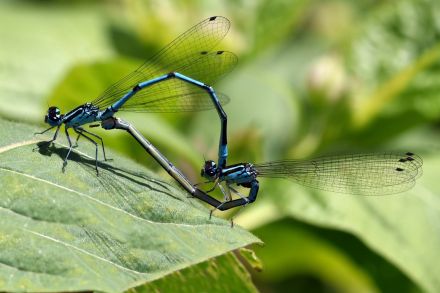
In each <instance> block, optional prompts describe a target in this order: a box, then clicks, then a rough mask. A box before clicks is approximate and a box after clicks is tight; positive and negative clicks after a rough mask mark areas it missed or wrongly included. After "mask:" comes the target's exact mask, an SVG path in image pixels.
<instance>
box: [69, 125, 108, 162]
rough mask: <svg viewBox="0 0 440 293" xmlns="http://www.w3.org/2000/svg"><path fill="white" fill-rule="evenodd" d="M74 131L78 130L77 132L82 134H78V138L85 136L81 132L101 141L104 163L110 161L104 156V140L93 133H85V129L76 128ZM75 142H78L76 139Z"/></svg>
mask: <svg viewBox="0 0 440 293" xmlns="http://www.w3.org/2000/svg"><path fill="white" fill-rule="evenodd" d="M76 129H77V130H79V131H80V132H81V133H82V134H78V137H80V136H81V135H83V136H85V135H84V134H83V132H84V133H87V134H88V135H91V136H93V137H96V138H97V139H99V140H100V141H101V146H102V154H103V156H104V161H109V160H111V159H107V156H106V155H105V147H104V140H103V139H102V137H100V136H99V135H97V134H95V133H93V132H90V131H87V130H85V129H84V128H82V127H77V128H76ZM77 141H78V139H77Z"/></svg>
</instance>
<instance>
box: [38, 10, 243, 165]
mask: <svg viewBox="0 0 440 293" xmlns="http://www.w3.org/2000/svg"><path fill="white" fill-rule="evenodd" d="M229 27H230V23H229V20H228V19H226V18H224V17H221V16H213V17H210V18H208V19H205V20H203V21H202V22H200V23H198V24H197V25H195V26H194V27H192V28H191V29H189V30H188V31H186V32H185V33H183V34H182V35H180V36H179V37H178V38H176V39H175V40H174V41H172V42H171V43H170V44H168V45H167V46H166V47H165V48H163V49H162V50H161V51H159V52H158V53H157V54H156V55H155V56H154V57H153V58H151V59H150V60H149V61H147V62H145V63H144V64H143V65H141V66H140V67H139V68H137V69H136V70H135V71H133V72H132V73H130V74H128V75H127V76H125V77H124V78H122V79H121V80H119V81H118V82H116V83H115V84H113V85H111V86H110V87H109V88H107V90H105V91H104V92H103V93H102V94H101V95H100V96H98V97H97V98H96V99H95V100H93V101H92V102H89V103H85V104H83V105H81V106H78V107H76V108H75V109H73V110H71V111H69V112H67V113H66V114H61V111H60V109H59V108H57V107H55V106H53V107H49V109H48V111H47V114H46V116H45V119H44V121H45V122H46V123H48V124H49V125H50V127H49V128H48V129H46V130H45V131H43V132H39V133H38V134H43V133H45V132H47V131H49V130H50V129H53V128H56V130H55V134H54V136H53V138H52V140H50V141H49V142H53V141H55V140H56V139H57V136H58V132H59V130H60V127H61V126H62V125H63V124H64V127H65V134H66V137H67V141H68V143H69V151H68V153H67V155H66V157H65V159H64V163H63V170H64V167H65V166H66V164H67V159H68V157H69V154H70V152H71V150H72V142H71V139H70V136H69V132H68V129H69V128H72V129H73V130H74V131H75V132H76V133H77V134H78V137H77V141H78V139H79V138H80V137H84V138H86V139H87V140H89V141H90V142H92V143H93V144H94V145H95V147H96V153H95V157H96V160H95V167H96V171H97V172H98V143H97V142H96V141H95V140H94V139H92V137H93V138H95V139H98V140H99V141H100V142H101V145H102V151H103V155H104V159H105V160H106V156H105V149H104V143H103V140H102V138H101V137H99V136H98V135H96V134H94V133H92V132H90V131H87V130H85V129H84V128H83V126H84V125H86V124H90V123H93V122H96V121H104V120H106V119H109V118H112V117H113V115H114V114H115V113H116V112H117V111H133V112H150V113H152V112H156V113H160V112H167V113H170V112H189V111H202V110H208V109H212V108H215V109H216V110H217V112H218V115H219V117H220V121H221V133H220V142H219V156H218V165H219V166H224V165H226V158H227V155H228V150H227V140H226V136H227V135H226V124H227V117H226V114H225V112H224V111H223V108H222V104H225V103H227V102H228V100H229V99H228V97H227V96H225V95H223V94H216V92H215V91H214V89H213V88H212V87H211V86H210V85H211V84H213V83H215V82H216V81H218V80H219V79H220V78H221V77H222V76H224V75H225V74H226V73H228V72H229V71H231V70H232V69H233V67H234V66H235V64H236V63H237V57H236V56H235V55H234V54H233V53H231V52H227V51H213V49H214V47H215V46H216V45H217V44H218V43H219V42H220V41H221V40H222V39H223V38H224V36H225V35H226V34H227V32H228V30H229ZM208 96H209V97H210V98H208ZM90 126H91V127H94V126H97V125H90Z"/></svg>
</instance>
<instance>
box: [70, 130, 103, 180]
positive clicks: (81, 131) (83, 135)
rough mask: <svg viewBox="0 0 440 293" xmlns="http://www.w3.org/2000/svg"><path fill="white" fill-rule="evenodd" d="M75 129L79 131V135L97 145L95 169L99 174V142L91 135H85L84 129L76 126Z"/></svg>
mask: <svg viewBox="0 0 440 293" xmlns="http://www.w3.org/2000/svg"><path fill="white" fill-rule="evenodd" d="M73 130H75V132H76V133H78V137H80V136H82V137H84V138H85V139H87V140H88V141H90V142H91V143H93V144H94V145H95V169H96V175H99V171H98V143H97V142H96V141H94V140H93V139H91V138H90V137H88V136H87V135H85V134H84V133H83V129H81V128H74V129H73Z"/></svg>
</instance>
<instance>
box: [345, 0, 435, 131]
mask: <svg viewBox="0 0 440 293" xmlns="http://www.w3.org/2000/svg"><path fill="white" fill-rule="evenodd" d="M439 15H440V3H439V2H438V1H435V0H434V1H432V0H404V1H391V2H390V3H388V4H386V5H384V6H383V7H381V9H380V10H378V11H376V13H373V14H372V16H371V17H370V18H369V19H368V21H367V22H366V23H365V24H364V25H363V28H362V30H361V31H360V33H359V37H358V39H357V40H356V41H355V42H354V43H353V46H352V50H351V54H349V56H350V58H349V62H350V66H351V68H352V72H353V75H354V78H356V79H357V80H358V84H357V86H356V87H354V89H355V90H356V92H355V93H354V95H355V98H356V101H355V107H356V108H355V109H354V110H355V113H354V115H353V123H354V127H355V128H356V129H360V128H363V127H366V126H368V124H369V123H371V122H372V121H373V120H374V118H376V117H377V116H379V115H382V114H383V113H384V112H385V114H388V115H389V113H387V112H388V111H387V110H390V109H393V111H394V114H400V113H402V112H405V111H408V110H411V111H414V110H416V111H417V107H414V105H416V104H417V99H420V96H419V95H411V96H409V95H406V94H405V92H406V91H408V90H409V91H410V90H411V89H413V90H414V89H416V91H417V92H418V93H420V92H421V90H422V89H423V88H425V89H426V88H430V87H431V91H432V82H431V83H426V82H425V83H421V82H420V81H417V78H418V77H419V76H420V74H423V75H424V77H425V78H426V76H433V77H436V76H438V75H439V70H438V69H439V66H438V64H439V63H438V60H439V57H440V42H439V39H438V34H439V33H440V23H439V22H438V16H439ZM437 90H438V87H437ZM390 105H392V106H393V107H390ZM419 110H420V109H419ZM390 123H392V122H391V121H390ZM394 123H400V119H395V122H394ZM396 128H397V127H396ZM403 130H404V128H401V131H403Z"/></svg>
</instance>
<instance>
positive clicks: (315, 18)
mask: <svg viewBox="0 0 440 293" xmlns="http://www.w3.org/2000/svg"><path fill="white" fill-rule="evenodd" d="M212 15H223V16H226V17H227V18H229V19H230V20H231V22H232V27H231V30H230V32H229V34H228V35H227V37H226V38H225V40H224V41H223V42H222V43H221V45H220V46H219V48H218V49H226V50H230V51H233V52H235V53H236V54H237V55H238V56H239V60H240V61H239V65H238V66H237V68H236V69H235V70H234V71H233V72H232V73H231V74H229V75H228V76H227V77H226V78H225V79H224V80H223V81H222V82H221V83H219V84H217V85H216V86H215V88H216V89H217V90H218V91H221V92H223V93H226V94H227V95H228V96H229V97H230V98H231V102H230V103H229V104H228V105H227V106H226V107H225V110H226V112H227V114H228V119H229V143H230V158H229V163H237V162H242V161H249V162H262V161H267V160H275V159H283V158H310V157H313V156H317V155H322V154H328V153H354V152H373V151H389V150H410V151H413V152H416V153H418V154H420V155H421V156H422V157H423V158H424V175H423V177H422V178H421V179H419V180H418V183H417V185H416V187H415V188H413V189H412V190H411V191H409V192H406V193H404V194H400V195H396V196H384V197H361V196H346V195H339V194H331V193H327V192H319V191H316V190H309V189H306V188H302V187H300V186H298V185H296V184H294V183H292V182H288V181H282V180H261V189H260V193H259V198H258V200H257V201H256V202H255V203H254V204H252V205H250V206H249V207H247V208H245V209H244V210H243V211H242V212H241V213H240V215H239V216H237V218H236V220H235V221H236V223H237V224H239V225H242V226H244V227H245V228H248V229H249V230H250V231H252V232H253V233H254V234H255V235H257V236H259V237H260V238H261V239H262V240H263V241H264V242H265V243H266V245H265V246H264V247H256V248H255V250H256V254H257V256H258V257H259V258H260V259H261V261H262V263H263V270H262V271H261V272H260V271H259V270H255V269H253V268H252V267H250V266H249V271H250V272H251V274H252V277H253V280H254V282H255V284H256V286H257V287H258V288H259V289H260V290H261V291H262V292H287V291H289V292H420V291H422V292H439V291H440V273H439V272H440V256H439V253H438V252H439V251H440V198H439V192H438V191H440V182H439V180H438V178H437V177H438V176H437V174H438V172H439V171H440V165H439V163H440V143H439V138H440V127H439V126H440V96H439V89H440V63H439V62H438V59H439V57H440V42H439V40H440V2H439V1H435V0H432V1H429V0H402V1H397V0H396V1H379V0H360V1H349V0H346V1H343V0H340V1H332V0H329V1H325V0H320V1H319V0H315V1H306V0H293V1H291V0H257V1H251V0H247V1H244V0H229V1H202V0H186V1H163V0H162V1H159V0H156V1H146V0H145V1H141V0H112V1H111V0H108V1H85V0H84V1H62V0H59V1H56V0H52V1H49V0H46V1H41V0H40V1H18V0H11V1H7V0H2V1H1V2H0V40H1V41H0V44H1V45H0V89H1V94H0V101H1V103H0V116H2V117H5V118H8V119H11V120H18V121H26V122H29V123H33V124H40V125H41V128H42V129H44V125H43V123H42V122H43V118H44V114H45V112H46V110H47V106H48V105H57V106H59V107H60V108H61V109H62V111H63V112H65V111H68V110H70V109H71V108H73V107H75V106H78V105H79V104H82V103H84V102H87V101H91V100H92V99H93V98H95V97H96V96H98V95H99V94H100V92H101V91H103V90H104V89H105V88H106V87H107V86H109V85H110V84H111V83H112V82H115V81H117V80H118V79H119V78H121V77H122V76H124V75H125V74H127V73H129V72H130V71H131V70H133V69H135V68H136V67H137V66H138V65H139V64H141V63H142V62H143V61H144V60H145V59H147V58H148V57H151V56H152V54H154V53H155V52H156V51H158V50H159V49H160V48H161V47H163V46H164V45H166V44H167V43H168V42H170V41H171V40H173V39H174V38H175V37H177V36H178V35H179V34H180V33H182V32H184V31H185V30H186V29H188V28H190V27H191V26H192V25H194V24H196V23H197V22H199V21H201V20H202V19H204V18H206V17H209V16H212ZM120 116H121V117H123V118H126V119H127V120H129V121H132V122H133V123H134V124H135V125H136V126H137V127H138V128H139V129H140V130H141V131H142V132H143V133H144V135H145V136H146V137H148V138H149V139H150V140H151V141H152V142H153V143H154V144H155V145H157V146H158V148H159V149H160V150H162V152H163V153H164V154H165V155H166V156H167V157H168V158H170V159H171V160H172V161H173V162H175V164H176V165H177V166H178V167H179V168H181V169H182V170H183V171H184V173H185V174H187V175H188V176H189V177H190V178H191V179H192V180H194V181H200V180H201V178H199V177H198V174H199V169H200V167H201V165H202V163H203V157H206V158H212V159H215V158H216V154H217V145H218V134H219V122H218V118H217V114H216V113H215V112H214V111H208V112H203V113H197V114H191V115H187V114H182V115H154V114H129V113H120ZM98 132H99V133H100V134H101V135H102V136H104V137H105V142H106V144H107V146H108V147H110V148H113V149H115V150H117V151H119V152H121V153H122V154H124V155H126V156H130V157H132V158H135V159H136V160H138V161H141V162H143V163H145V164H146V165H147V166H149V167H150V168H152V169H156V170H157V172H160V173H161V174H163V176H167V174H166V172H164V171H163V170H161V169H159V168H158V167H157V164H156V163H155V162H153V161H152V160H151V159H150V158H149V157H148V156H146V155H145V153H144V151H143V150H142V149H141V148H140V147H138V146H137V145H135V144H134V143H133V141H132V139H131V138H130V137H128V136H127V135H126V134H125V133H122V132H121V133H119V132H114V133H112V132H111V133H107V132H105V131H99V130H98ZM80 148H81V146H80ZM219 215H220V214H219ZM222 216H226V217H230V216H231V214H224V215H222ZM223 281H224V280H223Z"/></svg>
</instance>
